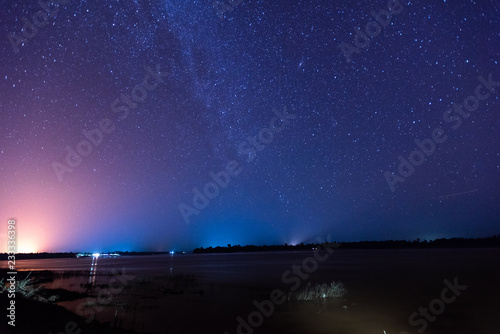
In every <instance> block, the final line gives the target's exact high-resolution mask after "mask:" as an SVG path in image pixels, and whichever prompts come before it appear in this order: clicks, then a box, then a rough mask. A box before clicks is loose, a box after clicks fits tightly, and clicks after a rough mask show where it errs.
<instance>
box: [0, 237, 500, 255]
mask: <svg viewBox="0 0 500 334" xmlns="http://www.w3.org/2000/svg"><path fill="white" fill-rule="evenodd" d="M322 246H329V247H332V248H336V249H339V250H341V249H444V248H498V247H500V235H495V236H492V237H487V238H450V239H444V238H442V239H436V240H432V241H427V240H423V241H421V240H419V239H417V240H414V241H406V240H385V241H351V242H332V243H323V244H320V243H309V244H304V243H301V244H298V245H288V244H284V245H262V246H255V245H246V246H240V245H234V246H233V245H227V246H225V247H221V246H217V247H207V248H203V247H200V248H195V249H194V250H193V251H192V252H175V253H174V254H185V253H192V254H215V253H254V252H283V251H304V250H311V249H315V248H318V247H322ZM113 253H114V254H118V255H119V256H146V255H166V254H170V252H122V251H115V252H113ZM77 254H79V253H75V252H57V253H49V252H43V253H18V254H16V259H17V260H33V259H57V258H76V257H77ZM80 254H81V253H80ZM88 254H89V255H90V253H88ZM7 256H8V254H7V253H0V260H7Z"/></svg>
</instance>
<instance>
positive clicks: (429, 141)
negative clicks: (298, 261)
mask: <svg viewBox="0 0 500 334" xmlns="http://www.w3.org/2000/svg"><path fill="white" fill-rule="evenodd" d="M60 2H61V5H59V6H53V5H50V6H49V4H50V1H47V2H43V1H42V4H39V3H37V1H13V0H7V1H2V4H1V5H0V10H1V12H0V18H1V30H2V35H1V36H2V42H1V46H0V52H1V59H2V62H1V67H0V68H1V73H0V216H1V217H0V219H1V221H2V222H3V223H2V224H1V226H4V227H5V228H4V229H3V231H0V242H1V246H0V251H6V249H7V220H8V219H10V218H15V219H16V222H17V242H18V251H19V252H31V251H35V252H36V251H39V252H41V251H109V250H123V251H126V250H128V251H134V250H135V251H141V250H151V251H167V250H172V249H175V250H191V249H193V248H195V247H199V246H203V247H207V246H217V245H221V246H225V245H226V244H233V245H235V244H241V245H246V244H257V245H262V244H283V243H285V242H286V243H289V244H296V243H300V242H311V241H315V240H316V238H317V237H323V238H325V237H326V236H328V235H330V236H331V240H336V241H357V240H386V239H405V240H413V239H416V238H420V239H436V238H441V237H446V238H447V237H485V236H491V235H494V234H500V205H499V202H500V201H499V200H500V187H499V186H500V145H499V141H500V132H499V128H500V118H499V110H500V66H499V61H500V4H499V3H498V1H497V0H481V1H463V0H456V1H453V0H452V1H449V0H445V1H443V0H441V1H415V2H414V1H411V2H408V1H401V2H398V1H389V2H387V1H355V2H353V1H295V0H287V1H247V0H244V1H239V0H237V1H229V0H225V1H223V0H221V1H219V2H211V1H175V2H174V1H159V0H135V1H132V0H126V1H116V0H114V1H74V0H69V1H68V0H61V1H60ZM230 3H232V5H230ZM387 13H388V14H389V16H390V17H387V15H385V14H387ZM34 21H35V22H34ZM34 23H36V25H37V26H35V25H34ZM23 26H24V28H23ZM417 143H418V144H417ZM419 147H421V148H419ZM398 169H399V171H398Z"/></svg>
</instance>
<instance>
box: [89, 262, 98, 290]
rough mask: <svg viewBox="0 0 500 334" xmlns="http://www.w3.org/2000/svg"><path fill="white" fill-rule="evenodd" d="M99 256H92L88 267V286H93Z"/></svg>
mask: <svg viewBox="0 0 500 334" xmlns="http://www.w3.org/2000/svg"><path fill="white" fill-rule="evenodd" d="M98 258H99V255H97V256H92V264H91V265H90V274H89V284H90V285H95V276H96V273H97V259H98Z"/></svg>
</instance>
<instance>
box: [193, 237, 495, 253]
mask: <svg viewBox="0 0 500 334" xmlns="http://www.w3.org/2000/svg"><path fill="white" fill-rule="evenodd" d="M319 246H321V245H320V244H317V243H310V244H303V243H301V244H300V245H295V246H292V245H287V244H284V245H272V246H267V245H264V246H255V245H247V246H240V245H235V246H232V245H230V244H229V245H227V246H226V247H221V246H217V247H208V248H203V247H200V248H196V249H194V250H193V253H195V254H203V253H237V252H272V251H302V250H310V249H314V248H316V247H319ZM329 246H331V247H334V248H337V249H426V248H487V247H500V236H499V235H496V236H493V237H488V238H476V239H474V238H451V239H445V238H441V239H436V240H432V241H427V240H423V241H421V240H420V239H417V240H414V241H406V240H385V241H352V242H340V243H337V242H334V243H331V244H329Z"/></svg>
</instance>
